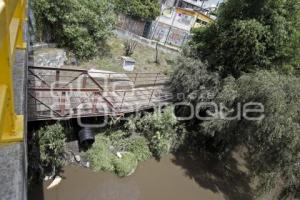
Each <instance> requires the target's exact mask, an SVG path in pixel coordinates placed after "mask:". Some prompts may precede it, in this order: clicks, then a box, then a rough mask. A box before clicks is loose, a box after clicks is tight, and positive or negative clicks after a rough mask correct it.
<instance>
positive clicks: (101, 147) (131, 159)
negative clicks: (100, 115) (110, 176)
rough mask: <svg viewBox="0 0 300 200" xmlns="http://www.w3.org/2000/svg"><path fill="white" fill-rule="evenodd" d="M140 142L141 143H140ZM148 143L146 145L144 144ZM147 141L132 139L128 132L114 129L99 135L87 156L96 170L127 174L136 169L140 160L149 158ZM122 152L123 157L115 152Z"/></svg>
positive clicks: (119, 174)
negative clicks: (127, 136)
mask: <svg viewBox="0 0 300 200" xmlns="http://www.w3.org/2000/svg"><path fill="white" fill-rule="evenodd" d="M138 142H139V143H138ZM144 145H146V146H144ZM147 148H148V146H147V143H145V142H144V141H143V140H142V139H139V138H136V139H133V140H131V139H130V138H126V133H124V132H122V131H113V132H111V133H110V134H109V133H107V135H105V136H97V137H96V142H95V143H94V145H93V147H92V148H91V149H90V150H89V151H88V152H87V157H88V159H89V160H90V162H91V166H92V168H93V169H94V170H95V171H101V170H102V171H110V172H115V173H116V174H117V175H118V176H121V177H122V176H127V175H128V174H129V173H130V172H132V170H134V169H135V168H136V166H137V164H138V161H141V160H142V159H147V158H149V157H148V156H149V154H150V153H149V152H150V151H149V149H148V152H147ZM117 152H126V153H122V156H123V157H122V158H118V157H117V156H116V155H115V154H116V153H117Z"/></svg>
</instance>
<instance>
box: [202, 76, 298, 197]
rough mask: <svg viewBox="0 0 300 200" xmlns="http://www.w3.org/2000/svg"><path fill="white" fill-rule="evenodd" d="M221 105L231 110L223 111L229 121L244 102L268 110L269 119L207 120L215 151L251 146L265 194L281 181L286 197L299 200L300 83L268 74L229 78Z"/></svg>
mask: <svg viewBox="0 0 300 200" xmlns="http://www.w3.org/2000/svg"><path fill="white" fill-rule="evenodd" d="M215 101H216V102H217V104H219V103H223V104H224V105H226V107H227V108H228V109H226V110H222V111H220V112H222V114H223V115H228V116H234V115H236V113H237V108H238V104H239V103H241V104H243V105H244V104H245V103H248V102H258V103H261V104H262V105H264V113H263V114H264V118H261V119H259V120H255V121H249V120H247V119H246V118H244V117H243V118H242V119H241V120H239V119H235V120H222V119H216V120H212V121H205V122H203V123H202V124H201V127H202V129H201V130H202V134H204V135H209V136H210V137H211V138H213V142H214V144H213V146H215V147H216V148H217V149H218V152H220V153H221V154H223V153H224V152H230V150H232V149H233V147H235V146H236V145H237V144H243V145H245V146H246V147H247V148H248V150H249V153H248V156H249V164H250V169H251V172H252V173H253V175H257V176H259V177H260V187H259V189H260V190H263V191H269V190H270V189H272V188H273V187H274V185H275V184H276V182H278V180H281V181H282V182H283V183H284V184H283V185H284V188H283V192H282V195H283V196H286V197H287V196H289V195H293V196H295V198H299V189H300V129H299V127H300V114H299V113H300V80H299V78H296V77H292V76H287V75H279V74H278V73H277V72H268V71H258V72H256V73H253V74H247V75H243V76H241V77H240V78H239V79H237V80H235V79H234V78H232V77H229V78H227V79H225V81H224V83H223V87H222V90H221V91H220V92H219V93H218V95H217V96H216V98H215ZM281 199H285V198H284V197H281Z"/></svg>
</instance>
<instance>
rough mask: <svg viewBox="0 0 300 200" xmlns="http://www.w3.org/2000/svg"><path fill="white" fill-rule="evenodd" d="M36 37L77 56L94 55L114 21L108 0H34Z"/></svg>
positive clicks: (112, 8)
mask: <svg viewBox="0 0 300 200" xmlns="http://www.w3.org/2000/svg"><path fill="white" fill-rule="evenodd" d="M32 8H33V12H34V15H35V18H36V21H37V23H36V24H37V27H36V28H37V31H36V35H37V38H38V39H40V40H46V41H47V42H55V43H57V44H59V45H60V46H61V47H66V48H68V49H69V50H71V51H72V52H73V53H74V54H75V55H76V56H77V57H79V58H81V59H87V58H90V57H92V56H95V54H96V53H97V51H98V50H100V48H101V44H102V43H103V42H105V40H106V38H107V37H108V36H109V35H110V33H111V32H112V30H113V28H114V24H115V15H114V14H113V10H114V7H113V4H112V3H111V2H110V1H109V0H97V1H94V0H33V1H32Z"/></svg>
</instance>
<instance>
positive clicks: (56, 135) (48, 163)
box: [36, 123, 66, 174]
mask: <svg viewBox="0 0 300 200" xmlns="http://www.w3.org/2000/svg"><path fill="white" fill-rule="evenodd" d="M36 137H37V138H38V139H37V143H38V147H39V152H40V165H41V166H42V168H43V169H44V173H45V174H47V173H53V172H54V173H58V172H59V170H60V169H61V167H62V166H63V164H64V153H65V140H66V137H65V133H64V128H63V127H62V126H61V125H60V124H58V123H57V124H54V125H51V126H45V127H43V128H41V129H40V130H39V131H38V132H37V135H36Z"/></svg>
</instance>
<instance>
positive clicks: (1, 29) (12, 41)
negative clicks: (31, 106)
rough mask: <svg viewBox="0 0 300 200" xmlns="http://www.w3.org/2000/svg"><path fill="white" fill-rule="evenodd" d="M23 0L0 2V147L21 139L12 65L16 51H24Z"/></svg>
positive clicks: (24, 0)
mask: <svg viewBox="0 0 300 200" xmlns="http://www.w3.org/2000/svg"><path fill="white" fill-rule="evenodd" d="M26 8H27V1H26V0H0V70H1V73H0V108H1V110H0V144H1V143H8V142H19V141H22V140H23V137H24V131H23V116H17V115H16V113H15V109H14V95H13V94H14V92H13V78H12V71H13V64H14V61H15V53H16V49H17V48H22V49H25V48H26V43H25V42H24V38H23V37H24V23H25V16H26Z"/></svg>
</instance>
